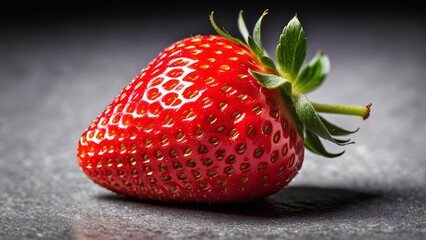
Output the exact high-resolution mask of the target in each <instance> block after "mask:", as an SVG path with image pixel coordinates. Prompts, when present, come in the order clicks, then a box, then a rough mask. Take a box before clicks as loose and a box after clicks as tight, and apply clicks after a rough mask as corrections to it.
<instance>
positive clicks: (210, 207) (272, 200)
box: [97, 186, 381, 218]
mask: <svg viewBox="0 0 426 240" xmlns="http://www.w3.org/2000/svg"><path fill="white" fill-rule="evenodd" d="M380 197H381V196H380V194H378V193H367V192H362V191H358V190H350V189H342V188H326V187H324V188H322V187H311V186H295V187H287V188H285V189H283V190H281V191H280V192H278V193H277V194H275V195H272V196H271V197H268V198H265V199H261V200H255V201H249V202H242V203H241V202H240V203H210V204H209V203H174V202H169V203H168V202H158V201H151V200H145V199H139V198H132V197H127V196H123V195H116V194H103V195H98V196H97V198H98V199H99V200H103V201H108V202H111V203H120V204H122V203H123V202H125V203H127V204H141V206H142V205H146V204H148V205H150V206H157V207H164V208H170V210H173V209H176V210H189V211H206V212H210V213H211V212H215V213H224V214H232V215H241V216H253V217H264V218H282V217H291V216H304V215H318V214H325V213H330V212H338V211H343V210H345V209H348V208H351V207H356V206H357V205H363V204H365V203H368V202H371V201H373V200H375V199H377V198H380Z"/></svg>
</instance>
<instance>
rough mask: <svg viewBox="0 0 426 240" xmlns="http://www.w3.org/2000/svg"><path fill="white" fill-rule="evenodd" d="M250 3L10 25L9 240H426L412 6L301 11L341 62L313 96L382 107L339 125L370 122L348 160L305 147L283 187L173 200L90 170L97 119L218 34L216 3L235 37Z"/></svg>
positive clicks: (5, 81)
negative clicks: (250, 195)
mask: <svg viewBox="0 0 426 240" xmlns="http://www.w3.org/2000/svg"><path fill="white" fill-rule="evenodd" d="M239 8H244V6H241V7H240V6H238V7H235V9H234V8H232V9H227V10H224V11H225V13H223V18H220V16H221V14H220V12H221V8H216V9H209V8H208V7H205V8H202V9H201V10H202V11H199V12H197V13H196V14H195V13H194V14H193V15H189V16H184V15H183V14H182V15H180V14H179V13H175V14H174V15H173V18H172V17H170V18H162V19H160V17H159V16H157V17H155V15H150V17H149V18H148V17H147V18H143V17H136V16H135V17H127V18H122V17H123V15H118V16H115V17H106V16H104V15H102V14H101V15H97V17H94V18H90V17H87V16H88V15H89V14H87V12H86V14H85V15H84V17H83V18H77V17H74V16H73V14H71V13H68V15H67V17H63V18H58V19H59V20H58V21H56V22H55V21H51V20H56V19H57V18H54V17H51V18H47V19H41V20H39V21H36V22H35V23H30V22H29V21H21V22H17V23H14V24H13V23H9V24H8V23H6V24H4V23H3V24H2V26H3V27H4V28H3V31H2V33H0V34H1V38H0V141H1V144H0V239H37V238H40V239H58V238H61V239H63V238H65V239H72V238H76V239H110V238H113V239H116V238H124V239H132V238H138V239H283V238H284V239H318V238H321V239H360V238H361V239H425V238H426V200H425V197H426V187H425V186H426V168H425V166H426V158H425V147H424V146H425V144H426V139H425V137H426V135H425V133H426V125H425V124H424V122H426V114H425V113H424V110H425V109H426V94H425V93H424V91H425V89H426V81H425V76H426V70H425V67H424V66H423V65H424V60H425V59H426V51H425V47H424V43H425V42H426V30H425V29H426V28H425V26H424V24H423V23H424V21H421V20H424V17H420V15H419V14H416V13H413V14H411V13H410V11H409V10H410V9H409V10H406V11H398V10H397V9H393V10H392V11H386V12H380V11H379V12H375V14H371V15H370V14H369V13H371V12H373V11H371V12H368V13H364V14H361V16H360V15H357V14H358V13H357V12H356V11H353V12H349V13H347V12H345V11H344V9H343V8H342V9H328V10H327V11H326V12H325V13H324V14H322V13H319V12H316V11H303V9H302V10H300V9H297V8H295V9H294V11H297V12H298V15H299V16H300V19H301V21H302V24H303V25H304V26H305V29H306V31H307V36H308V41H309V52H308V58H310V57H312V56H313V55H314V53H315V51H316V50H317V49H318V48H321V49H322V50H324V51H325V52H326V53H328V54H329V56H330V59H331V75H330V76H329V78H328V80H327V81H326V82H325V84H324V86H323V89H321V90H319V91H316V92H314V93H313V94H311V95H309V97H311V98H312V99H315V100H316V101H319V102H343V103H353V104H366V103H368V102H369V101H371V102H372V103H373V104H374V105H373V113H372V116H371V118H370V119H369V120H368V121H365V122H363V121H361V120H359V119H352V118H346V117H343V118H339V119H336V120H337V121H338V122H339V123H340V124H341V125H343V126H346V127H347V128H354V127H357V126H360V127H361V130H360V131H359V132H358V133H357V134H356V135H355V136H354V140H355V141H356V142H357V144H356V145H352V146H348V147H347V148H346V154H345V155H343V156H342V157H341V158H339V159H322V158H319V157H316V156H314V155H312V154H309V153H308V154H307V156H306V160H305V164H304V166H303V168H302V170H301V172H300V173H299V175H298V176H297V177H296V179H295V180H294V181H293V182H292V183H291V184H290V186H289V187H288V188H285V189H283V190H282V191H280V192H279V193H278V194H276V195H274V196H271V197H270V198H268V199H265V200H264V201H259V202H253V203H245V204H229V205H211V206H209V205H207V206H206V205H180V204H172V205H170V204H161V203H154V202H144V201H140V200H134V199H128V198H125V197H122V196H117V195H115V194H113V193H110V192H108V191H106V190H104V189H101V188H100V187H98V186H96V185H94V184H93V183H92V182H90V181H89V180H88V179H87V178H86V177H85V176H84V174H83V172H82V171H80V169H79V168H78V165H77V163H76V157H75V148H76V143H77V141H78V138H79V136H80V134H81V133H82V132H83V131H84V129H85V128H86V127H87V125H88V124H90V122H91V121H92V119H94V118H95V117H96V115H97V114H98V113H99V112H100V111H101V110H102V109H103V108H104V107H105V106H106V105H107V104H108V103H109V101H110V100H111V99H112V98H113V97H114V96H115V95H116V94H117V93H118V92H119V91H120V90H121V88H123V87H124V86H125V85H126V84H127V83H128V82H129V81H130V80H131V79H132V78H133V77H134V76H135V75H136V74H137V73H138V72H139V70H140V69H141V68H142V67H144V66H145V65H146V64H148V62H149V61H150V60H151V59H152V58H154V57H155V56H156V55H157V53H159V52H160V51H161V50H162V49H164V48H165V47H166V46H167V45H168V44H170V43H172V42H173V41H176V40H178V39H180V38H183V37H187V36H191V35H196V34H209V33H212V31H211V30H210V28H209V27H210V26H209V23H208V20H207V14H208V13H209V12H210V10H216V14H217V19H218V22H219V23H223V25H225V26H226V27H227V29H229V30H230V31H231V32H235V31H234V30H235V28H233V26H234V23H235V18H234V14H235V15H236V13H237V12H238V11H237V10H236V9H239ZM222 9H223V8H222ZM253 9H254V8H253ZM256 9H257V8H256ZM377 9H380V8H377ZM125 10H126V11H130V13H131V14H135V11H133V10H130V9H125ZM231 10H232V11H231ZM292 10H293V9H286V8H285V7H281V6H275V8H272V7H271V9H270V16H268V17H267V18H266V20H265V25H264V26H265V27H264V39H265V44H264V45H265V46H266V48H268V49H270V52H273V51H274V49H273V46H274V44H275V42H276V39H277V38H278V36H279V32H280V31H281V29H282V27H283V26H284V25H285V24H286V22H287V20H288V19H289V18H290V17H291V16H292V14H293V12H292ZM110 11H112V12H114V11H113V10H111V9H110ZM145 11H147V10H145ZM400 12H403V13H404V15H402V16H401V15H397V14H396V13H400ZM259 13H260V10H250V11H247V13H246V14H247V16H248V14H253V15H256V16H257V14H259ZM227 14H229V16H228V15H227ZM231 14H232V15H231ZM333 14H335V15H333ZM58 15H59V14H58ZM141 15H142V14H141ZM55 16H56V15H55ZM175 19H180V21H179V22H177V21H176V20H175ZM219 19H220V20H219ZM247 19H248V20H249V21H248V22H249V23H250V24H252V23H254V21H255V20H254V17H253V18H247ZM283 19H284V20H283ZM161 25H163V26H168V28H167V29H168V30H167V31H162V30H160V29H159V26H161ZM331 117H332V118H334V117H333V116H331ZM331 148H332V149H333V147H331ZM335 150H338V149H335Z"/></svg>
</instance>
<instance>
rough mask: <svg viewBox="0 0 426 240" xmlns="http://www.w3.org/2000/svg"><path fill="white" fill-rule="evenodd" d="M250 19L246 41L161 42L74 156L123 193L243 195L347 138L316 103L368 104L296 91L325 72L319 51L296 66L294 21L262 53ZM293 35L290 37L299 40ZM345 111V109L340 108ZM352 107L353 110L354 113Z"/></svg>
mask: <svg viewBox="0 0 426 240" xmlns="http://www.w3.org/2000/svg"><path fill="white" fill-rule="evenodd" d="M265 14H266V12H265V13H264V14H263V15H262V17H261V18H260V19H259V21H258V22H257V23H256V26H255V30H254V33H253V36H254V37H253V38H252V37H251V36H249V35H248V32H247V30H246V28H245V24H244V21H243V19H242V15H240V19H239V27H240V30H241V32H242V34H243V36H244V38H245V39H246V40H247V42H248V45H246V44H244V43H242V42H241V41H239V40H237V39H235V38H233V37H231V36H230V35H229V34H227V33H225V32H223V31H222V30H220V29H219V28H218V27H217V25H216V24H215V23H214V21H213V17H212V15H211V21H212V24H213V26H214V28H215V29H216V30H217V31H218V33H219V35H221V36H196V37H191V38H187V39H184V40H182V41H179V42H176V43H174V44H172V45H171V46H170V47H168V48H166V49H165V50H164V51H163V52H162V53H160V54H159V56H158V57H157V58H156V59H154V60H153V61H152V62H151V63H150V64H149V65H148V66H147V67H146V68H145V69H144V70H143V71H142V72H141V73H140V74H139V75H138V76H137V77H136V78H135V79H134V80H133V81H132V82H131V83H130V84H129V85H127V86H126V87H125V88H124V89H123V90H122V92H121V93H120V94H119V95H118V96H117V97H116V98H115V99H114V100H113V101H112V103H111V104H110V105H109V106H108V107H107V108H106V109H105V110H104V111H103V112H102V113H101V114H100V115H99V116H98V117H97V118H96V119H95V120H94V121H93V123H92V124H91V125H90V126H89V128H88V129H87V130H86V131H85V132H84V133H83V135H82V137H81V138H80V141H79V143H78V153H77V157H78V163H79V165H80V166H81V168H82V170H83V171H84V172H85V173H86V174H87V176H89V178H90V179H92V180H93V181H94V182H95V183H97V184H99V185H101V186H103V187H105V188H107V189H110V190H112V191H114V192H117V193H121V194H124V195H129V196H134V197H140V198H146V199H156V200H164V201H188V202H194V201H199V202H223V201H246V200H251V199H258V198H263V197H266V196H268V195H271V194H273V193H275V192H277V191H278V190H280V189H281V188H283V187H284V186H286V185H287V184H288V183H289V182H290V181H291V180H292V179H293V177H294V176H295V175H296V173H297V172H298V171H299V169H300V168H301V166H302V162H303V158H304V147H303V144H305V146H306V147H307V148H308V149H310V150H312V151H313V152H315V153H318V154H320V155H323V156H328V157H335V156H338V155H340V154H342V153H343V152H342V153H338V154H331V153H328V152H327V151H326V150H325V149H324V147H323V146H322V144H321V141H320V140H319V138H318V136H320V137H323V138H325V139H327V140H330V141H332V142H334V143H336V144H339V145H344V144H347V143H350V142H349V140H340V139H336V138H335V137H333V136H335V135H347V134H349V133H352V132H349V131H346V130H344V129H341V128H339V127H337V126H335V125H333V124H331V123H329V122H327V121H326V120H325V119H324V118H322V117H320V116H319V115H318V114H317V113H316V111H315V110H317V111H321V112H335V113H343V114H355V115H361V116H364V117H365V116H366V115H367V114H368V112H369V106H367V107H353V106H349V107H348V106H340V105H327V104H313V103H311V102H309V101H308V100H307V99H306V97H304V95H302V93H306V92H308V91H310V90H312V89H314V88H316V87H317V86H318V85H319V84H320V83H321V82H322V81H323V79H324V78H325V75H326V74H327V73H328V58H327V57H326V56H325V55H324V54H322V53H321V54H319V55H318V56H317V57H316V58H315V59H314V60H313V61H312V62H311V63H310V64H309V65H307V66H306V67H305V68H303V69H302V70H301V71H300V72H299V70H300V67H301V65H302V63H303V61H304V58H305V54H306V39H305V37H304V32H303V29H302V28H301V26H300V23H299V22H298V20H297V18H294V19H293V20H292V21H290V23H289V24H288V25H287V27H286V28H285V29H284V31H283V34H282V36H281V39H280V44H279V46H278V48H277V60H278V64H279V67H280V68H279V70H277V69H276V67H275V64H274V63H273V61H272V60H271V59H270V58H269V57H267V55H266V53H265V51H264V50H263V48H262V45H261V41H260V25H261V21H262V18H263V16H264V15H265ZM294 36H297V37H296V38H295V37H294ZM342 109H343V110H342ZM357 111H358V112H357Z"/></svg>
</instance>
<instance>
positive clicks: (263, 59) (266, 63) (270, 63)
mask: <svg viewBox="0 0 426 240" xmlns="http://www.w3.org/2000/svg"><path fill="white" fill-rule="evenodd" d="M260 62H261V63H262V64H263V65H264V66H265V67H267V68H269V69H271V70H273V71H277V67H276V66H275V63H274V60H272V59H271V58H269V57H268V56H265V55H264V56H262V57H261V58H260Z"/></svg>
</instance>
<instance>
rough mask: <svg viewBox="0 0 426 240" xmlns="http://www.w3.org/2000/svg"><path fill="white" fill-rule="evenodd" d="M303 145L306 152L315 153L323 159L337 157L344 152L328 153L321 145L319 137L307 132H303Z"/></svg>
mask: <svg viewBox="0 0 426 240" xmlns="http://www.w3.org/2000/svg"><path fill="white" fill-rule="evenodd" d="M304 144H305V147H306V148H307V149H308V150H310V151H311V152H313V153H316V154H318V155H321V156H324V157H328V158H335V157H339V156H341V155H342V154H343V153H345V151H342V152H340V153H330V152H328V151H327V150H326V149H325V148H324V145H323V144H322V142H321V140H320V139H319V137H318V136H317V135H315V134H314V133H312V132H311V131H309V130H308V131H306V132H305V138H304Z"/></svg>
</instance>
